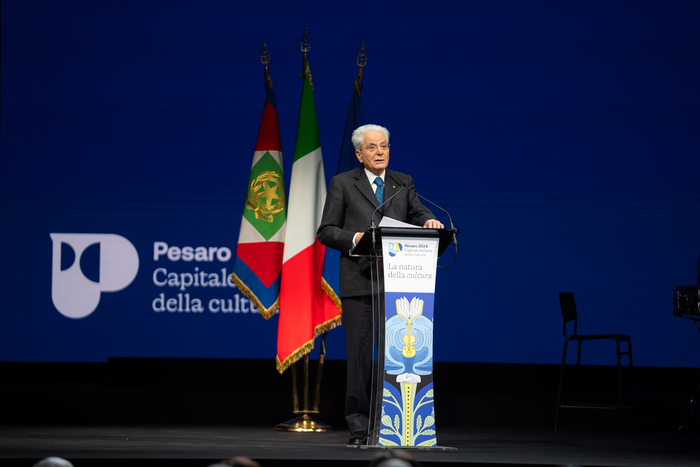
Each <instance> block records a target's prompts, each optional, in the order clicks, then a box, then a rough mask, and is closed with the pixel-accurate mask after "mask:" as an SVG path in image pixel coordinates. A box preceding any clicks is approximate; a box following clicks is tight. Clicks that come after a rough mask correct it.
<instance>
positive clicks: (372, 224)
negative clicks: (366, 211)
mask: <svg viewBox="0 0 700 467" xmlns="http://www.w3.org/2000/svg"><path fill="white" fill-rule="evenodd" d="M391 179H392V180H394V178H393V177H391ZM394 181H396V180H394ZM396 184H397V185H399V186H400V187H401V188H400V189H399V191H397V192H396V193H394V194H393V195H391V196H390V197H389V199H387V200H386V201H384V202H383V203H382V204H380V205H379V206H377V209H375V210H374V212H372V219H370V226H371V228H374V227H375V225H374V215H375V214H377V211H379V210H380V209H381V208H382V207H383V206H384V205H385V204H387V203H388V202H389V201H391V200H392V199H394V198H395V197H396V196H397V195H398V194H399V193H401V191H403V189H404V188H405V185H402V184H400V183H398V182H397V183H396Z"/></svg>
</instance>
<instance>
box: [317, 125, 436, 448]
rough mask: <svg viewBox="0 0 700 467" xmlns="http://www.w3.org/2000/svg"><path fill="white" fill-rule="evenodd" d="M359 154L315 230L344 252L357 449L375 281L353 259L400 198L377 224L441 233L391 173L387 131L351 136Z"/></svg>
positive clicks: (332, 188) (350, 416)
mask: <svg viewBox="0 0 700 467" xmlns="http://www.w3.org/2000/svg"><path fill="white" fill-rule="evenodd" d="M352 143H353V145H354V146H355V155H356V156H357V159H358V161H359V162H360V163H361V164H362V167H358V168H357V169H355V170H351V171H349V172H345V173H342V174H338V175H336V176H335V177H333V178H332V179H331V182H330V184H329V186H328V194H327V196H326V205H325V206H324V208H323V217H322V219H321V225H320V226H319V228H318V231H317V232H316V235H317V237H318V240H319V241H320V242H321V243H322V244H323V245H325V246H327V247H330V248H334V249H336V250H340V252H341V256H340V298H341V300H342V304H343V326H344V328H345V340H346V353H347V391H346V396H345V419H346V420H347V422H348V428H349V429H350V432H351V433H352V437H351V438H350V441H349V442H348V445H359V444H360V442H361V440H362V439H363V438H364V437H365V435H366V434H367V429H368V425H369V405H370V387H369V386H370V376H371V375H370V373H371V363H372V362H371V361H372V350H373V348H374V340H373V339H374V336H373V335H372V330H373V326H372V324H373V323H372V321H373V316H372V282H371V275H370V264H369V259H368V258H360V257H356V256H350V254H349V252H350V250H351V249H352V248H353V247H354V246H355V245H356V244H357V243H358V242H359V241H360V239H361V238H362V235H363V233H364V232H365V231H366V230H367V228H368V227H369V226H370V224H371V222H372V219H371V218H372V215H373V213H374V211H375V209H377V208H378V207H379V206H380V205H381V204H382V202H384V201H387V200H389V199H390V198H391V197H392V196H394V195H395V194H397V193H398V194H397V195H396V197H394V198H393V199H391V201H388V202H387V204H385V205H384V206H382V208H381V209H379V211H377V213H376V214H374V222H375V225H376V224H378V223H379V221H380V220H381V218H382V217H383V216H388V217H391V218H394V219H397V220H400V221H403V222H407V223H409V224H414V225H418V226H423V227H425V228H432V229H441V228H443V227H444V226H443V225H442V223H440V222H439V221H437V220H435V216H434V215H433V213H432V212H430V210H429V209H428V208H426V207H425V206H423V205H422V204H421V202H420V199H419V198H418V196H417V195H416V194H415V193H412V192H411V190H414V191H415V186H414V185H413V179H412V178H411V177H410V176H409V175H406V174H403V173H400V172H395V171H393V170H389V169H387V166H388V165H389V131H388V130H387V129H386V128H384V127H381V126H378V125H364V126H361V127H360V128H358V129H357V130H355V131H354V132H353V134H352Z"/></svg>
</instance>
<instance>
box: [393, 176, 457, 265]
mask: <svg viewBox="0 0 700 467" xmlns="http://www.w3.org/2000/svg"><path fill="white" fill-rule="evenodd" d="M391 178H392V180H394V181H396V183H398V184H399V185H401V187H406V188H408V191H410V192H411V193H413V194H414V195H416V196H418V197H419V198H421V199H424V200H425V201H427V202H429V203H430V204H432V205H433V206H435V207H436V208H438V209H439V210H441V211H442V212H444V213H445V214H447V218H448V219H449V220H450V229H449V230H450V232H451V233H452V243H453V244H454V246H455V256H454V258H452V261H451V262H450V264H448V265H447V266H438V267H440V268H448V267H450V266H451V265H452V263H454V261H455V259H456V258H457V234H458V233H459V229H455V225H454V223H453V222H452V216H450V213H449V212H447V210H446V209H443V208H441V207H440V206H438V205H437V204H435V203H433V202H432V201H430V200H429V199H428V198H426V197H425V196H421V194H420V193H418V192H417V191H416V190H414V189H413V188H411V187H410V186H408V185H406V184H405V183H401V182H399V181H397V180H396V179H395V178H394V177H391Z"/></svg>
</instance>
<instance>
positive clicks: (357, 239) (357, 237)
mask: <svg viewBox="0 0 700 467" xmlns="http://www.w3.org/2000/svg"><path fill="white" fill-rule="evenodd" d="M364 234H365V233H364V232H357V233H356V234H355V245H357V244H358V243H360V239H361V238H362V236H363V235H364Z"/></svg>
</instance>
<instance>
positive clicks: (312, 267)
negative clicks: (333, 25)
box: [277, 55, 340, 373]
mask: <svg viewBox="0 0 700 467" xmlns="http://www.w3.org/2000/svg"><path fill="white" fill-rule="evenodd" d="M302 79H303V86H302V91H301V105H300V108H299V124H298V126H297V138H296V145H295V148H294V163H293V165H292V179H291V183H290V186H289V207H288V218H287V232H286V234H285V244H284V259H283V263H282V282H281V288H280V310H279V322H278V327H277V370H278V371H279V372H280V373H282V372H284V370H286V369H287V368H288V367H289V366H290V365H292V364H293V363H294V362H296V361H297V360H298V359H299V358H301V357H303V356H304V355H306V354H308V353H309V352H310V351H311V349H313V347H314V339H315V338H316V336H318V335H320V334H321V333H323V332H326V331H328V330H330V329H333V328H334V327H336V326H338V325H339V324H340V302H339V301H337V298H336V301H335V302H334V300H333V299H332V298H331V296H330V295H329V294H327V293H326V291H329V292H332V290H330V288H329V287H328V286H327V284H325V286H324V280H323V277H322V270H323V257H324V253H325V247H324V246H323V245H321V244H320V243H319V241H318V240H317V239H316V229H317V228H318V226H319V224H320V223H321V215H322V213H323V205H324V203H325V201H326V179H325V175H324V173H323V158H322V156H321V140H320V138H319V135H318V121H317V119H316V105H315V103H314V94H313V87H312V84H311V72H310V70H309V67H308V62H307V59H306V55H304V73H303V74H302ZM332 295H333V296H335V294H332Z"/></svg>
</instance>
